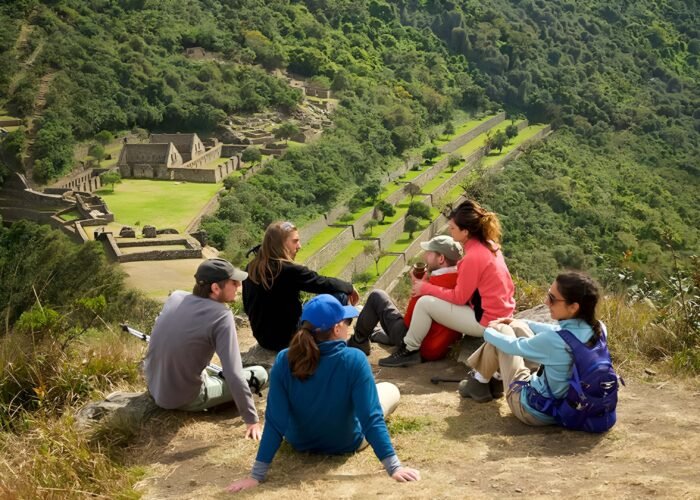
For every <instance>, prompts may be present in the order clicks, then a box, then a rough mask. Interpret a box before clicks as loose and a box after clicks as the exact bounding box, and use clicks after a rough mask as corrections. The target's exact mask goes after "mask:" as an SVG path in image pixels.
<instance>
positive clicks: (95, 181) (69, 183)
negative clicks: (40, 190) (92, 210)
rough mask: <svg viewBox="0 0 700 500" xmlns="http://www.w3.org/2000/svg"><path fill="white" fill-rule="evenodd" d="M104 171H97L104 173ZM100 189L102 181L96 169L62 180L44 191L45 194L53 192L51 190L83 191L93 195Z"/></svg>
mask: <svg viewBox="0 0 700 500" xmlns="http://www.w3.org/2000/svg"><path fill="white" fill-rule="evenodd" d="M105 170H106V169H99V171H100V172H104V171H105ZM101 187H102V180H101V179H100V176H99V174H98V172H97V169H95V170H93V169H88V170H86V171H84V172H81V173H80V174H77V175H75V176H73V177H70V178H68V179H64V180H62V181H60V182H58V183H56V184H55V185H54V186H52V188H47V189H44V192H45V193H48V192H50V191H49V190H51V192H54V191H53V189H69V190H72V191H84V192H87V193H93V192H95V191H97V190H98V189H100V188H101Z"/></svg>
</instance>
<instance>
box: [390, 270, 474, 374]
mask: <svg viewBox="0 0 700 500" xmlns="http://www.w3.org/2000/svg"><path fill="white" fill-rule="evenodd" d="M447 269H449V270H450V272H446V273H445V274H438V275H437V276H435V275H432V274H431V275H430V278H429V279H428V282H429V283H431V284H433V285H436V286H439V287H441V288H454V287H455V286H456V285H457V268H456V267H452V268H447ZM419 298H420V297H411V300H410V301H409V302H408V307H406V315H405V316H404V318H403V320H404V323H405V324H406V326H407V327H408V326H410V324H411V317H412V316H413V309H415V307H416V302H418V299H419ZM460 338H462V334H461V333H459V332H456V331H454V330H450V329H449V328H447V327H446V326H443V325H441V324H439V323H436V322H435V321H433V324H432V325H431V326H430V330H428V335H427V336H426V337H425V339H423V342H422V343H421V346H420V354H421V357H423V359H426V360H428V361H436V360H438V359H442V358H444V357H445V356H447V353H448V352H449V351H450V347H451V346H452V344H454V343H455V342H456V341H458V340H459V339H460Z"/></svg>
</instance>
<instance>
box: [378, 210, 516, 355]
mask: <svg viewBox="0 0 700 500" xmlns="http://www.w3.org/2000/svg"><path fill="white" fill-rule="evenodd" d="M448 226H449V230H450V236H452V238H453V239H454V240H455V241H457V242H458V243H461V244H462V246H463V248H464V257H463V258H462V259H461V260H460V261H459V262H458V263H457V285H456V286H455V287H454V288H444V287H440V286H437V285H434V284H431V283H429V282H428V281H427V278H426V277H424V278H423V279H418V278H416V277H415V276H413V275H412V274H411V280H412V282H413V289H412V295H413V296H414V297H420V298H419V299H418V302H417V303H416V308H415V310H414V312H413V317H412V318H411V325H410V326H409V328H408V332H407V333H406V336H405V338H404V345H402V346H400V347H399V348H398V349H397V350H396V352H394V353H393V354H392V355H391V356H389V357H387V358H384V359H380V360H379V364H380V365H381V366H409V365H413V364H417V363H420V362H421V357H420V351H419V349H420V346H421V343H422V342H423V339H425V337H426V335H427V334H428V331H429V330H430V325H431V324H432V322H433V321H435V322H436V323H439V324H441V325H445V326H446V327H447V328H449V329H451V330H455V331H457V332H461V333H463V334H466V335H471V336H472V337H482V336H483V335H484V328H486V326H488V324H489V322H491V321H493V320H495V319H498V318H504V317H509V316H512V314H513V311H514V310H515V300H514V298H513V295H514V291H515V288H514V286H513V280H512V279H511V276H510V272H509V271H508V266H506V262H505V260H504V259H503V254H502V253H501V249H500V246H499V241H500V239H501V225H500V223H499V222H498V217H497V216H496V214H495V213H493V212H489V211H487V210H485V209H483V208H482V207H481V206H480V205H479V204H478V203H477V202H476V201H474V200H466V201H464V202H462V203H461V204H460V205H459V206H458V207H457V208H456V209H454V210H452V212H451V213H450V215H449V220H448ZM477 292H478V293H477ZM476 297H479V298H480V301H477V300H476ZM477 304H478V307H477Z"/></svg>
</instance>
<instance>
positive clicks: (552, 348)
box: [459, 271, 604, 425]
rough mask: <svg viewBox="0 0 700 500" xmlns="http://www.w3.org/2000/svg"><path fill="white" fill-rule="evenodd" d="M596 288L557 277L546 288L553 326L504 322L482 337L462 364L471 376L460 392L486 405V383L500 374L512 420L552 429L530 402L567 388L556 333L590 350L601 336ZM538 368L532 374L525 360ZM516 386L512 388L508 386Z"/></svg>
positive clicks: (575, 276)
mask: <svg viewBox="0 0 700 500" xmlns="http://www.w3.org/2000/svg"><path fill="white" fill-rule="evenodd" d="M597 303H598V287H597V286H596V284H595V283H594V282H593V280H592V279H591V278H590V277H589V276H587V275H586V274H583V273H581V272H578V271H567V272H563V273H561V274H559V275H558V276H557V278H556V279H555V280H554V282H553V283H552V284H551V286H550V287H549V291H548V292H547V296H546V298H545V304H547V306H549V314H550V315H551V317H552V319H553V320H556V321H557V324H547V323H538V322H535V321H526V320H518V319H512V318H503V319H499V320H497V321H494V322H492V323H491V325H489V328H487V329H486V331H485V332H484V340H485V343H484V344H483V345H482V346H481V347H480V348H479V349H478V350H477V351H476V352H474V354H472V355H471V356H470V357H469V359H468V360H467V364H468V365H469V366H471V367H472V368H473V369H474V370H473V371H472V372H470V374H469V377H468V378H467V379H466V380H463V381H462V382H460V385H459V392H460V394H461V395H462V396H464V397H469V398H472V399H474V400H475V401H478V402H480V403H485V402H487V401H491V394H490V392H489V386H488V384H485V383H482V382H481V380H486V381H488V380H489V379H490V378H491V376H492V375H493V374H494V373H495V372H496V371H499V372H500V374H501V377H502V378H503V383H504V385H505V386H506V387H508V388H509V389H508V391H507V395H506V400H507V401H508V406H510V409H511V411H512V412H513V415H515V417H516V418H518V419H519V420H521V421H522V422H524V423H526V424H528V425H551V424H554V423H556V421H555V419H554V418H553V417H552V416H551V415H548V414H545V413H543V412H541V411H538V410H536V409H535V408H533V399H532V398H533V396H537V395H542V396H546V397H552V398H554V399H559V398H561V397H563V396H564V395H565V394H566V392H567V390H568V388H569V379H570V378H571V372H572V366H573V361H574V360H573V357H572V354H571V349H570V348H569V347H568V345H567V342H566V341H565V340H564V339H563V338H562V336H561V335H560V334H559V333H558V332H559V331H563V330H566V331H568V332H571V334H573V336H574V337H575V338H576V339H578V340H579V341H580V342H582V343H584V344H587V345H589V346H592V345H594V344H596V343H597V341H598V339H600V338H601V336H603V335H604V333H603V331H604V330H603V329H604V327H603V324H602V323H601V322H600V321H598V320H597V319H596V313H595V309H596V305H597ZM523 358H525V359H528V360H530V361H533V362H535V363H538V364H541V365H542V366H541V368H540V371H539V372H538V373H536V374H532V372H531V370H530V368H528V367H527V366H526V365H525V361H524V359H523ZM513 382H515V384H513Z"/></svg>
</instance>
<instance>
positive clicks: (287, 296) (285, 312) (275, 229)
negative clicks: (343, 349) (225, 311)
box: [243, 222, 360, 351]
mask: <svg viewBox="0 0 700 500" xmlns="http://www.w3.org/2000/svg"><path fill="white" fill-rule="evenodd" d="M300 249H301V242H300V239H299V231H298V230H297V228H296V226H294V224H292V223H291V222H273V223H272V224H270V225H269V226H268V227H267V229H266V231H265V236H264V238H263V242H262V245H260V247H259V249H257V253H256V254H255V257H253V260H252V261H251V262H250V263H249V264H248V266H247V268H246V271H248V279H247V280H246V281H245V282H244V283H243V308H244V309H245V312H246V314H247V315H248V318H250V326H251V328H252V330H253V336H254V337H255V339H256V340H257V341H258V344H260V345H261V346H262V347H264V348H265V349H269V350H272V351H279V350H281V349H284V348H285V347H288V346H289V342H290V341H291V339H292V336H293V335H294V332H296V331H297V327H298V325H299V316H300V315H301V297H300V292H302V291H303V292H310V293H328V294H332V295H335V296H336V297H338V298H339V299H341V302H344V303H348V302H349V303H350V304H352V305H355V304H357V302H358V301H359V299H360V297H359V295H358V293H357V290H355V288H354V287H353V286H352V283H348V282H347V281H343V280H340V279H336V278H329V277H326V276H321V275H320V274H318V273H316V272H314V271H312V270H311V269H309V268H308V267H306V266H302V265H300V264H296V263H295V262H294V258H295V257H296V255H297V252H298V251H299V250H300Z"/></svg>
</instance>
